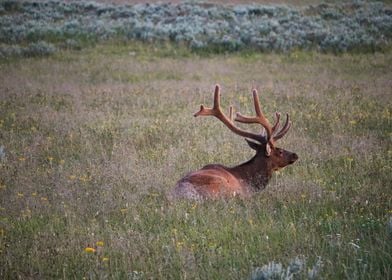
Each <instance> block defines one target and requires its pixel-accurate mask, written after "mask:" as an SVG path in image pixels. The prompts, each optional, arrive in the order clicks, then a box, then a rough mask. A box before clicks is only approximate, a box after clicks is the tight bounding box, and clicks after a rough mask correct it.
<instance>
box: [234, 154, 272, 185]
mask: <svg viewBox="0 0 392 280" xmlns="http://www.w3.org/2000/svg"><path fill="white" fill-rule="evenodd" d="M229 170H230V172H231V173H232V174H233V175H235V176H236V177H237V178H239V179H241V180H243V181H244V182H246V184H247V185H249V186H250V187H252V189H253V190H255V191H258V190H262V189H264V188H265V186H266V185H267V184H268V182H269V180H270V179H271V177H272V169H271V168H270V167H269V166H268V161H267V160H266V158H265V157H263V156H260V155H257V154H256V155H255V156H254V157H253V158H252V159H250V160H249V161H247V162H244V163H242V164H240V165H238V166H235V167H232V168H230V169H229Z"/></svg>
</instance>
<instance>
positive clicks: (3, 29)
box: [0, 0, 392, 54]
mask: <svg viewBox="0 0 392 280" xmlns="http://www.w3.org/2000/svg"><path fill="white" fill-rule="evenodd" d="M116 38H117V39H121V40H124V39H125V40H138V41H143V42H150V43H153V42H154V43H155V42H172V43H174V44H180V45H185V46H188V47H189V48H191V49H192V50H207V51H212V52H216V51H218V52H222V51H225V52H226V51H227V52H231V51H239V50H249V49H251V50H256V51H275V52H286V51H291V50H294V49H305V50H308V49H316V50H319V51H324V52H334V53H337V52H346V51H351V50H359V51H364V52H367V51H374V50H377V49H381V48H383V47H384V46H386V45H388V44H389V43H390V40H391V38H392V11H391V10H390V9H389V8H388V7H385V6H384V5H383V4H382V3H378V2H376V3H366V2H362V1H358V2H355V3H354V4H321V5H318V6H309V7H307V8H303V9H299V8H293V7H288V6H278V5H276V6H274V5H271V6H263V5H256V4H254V5H237V6H219V5H212V4H208V5H206V4H197V3H181V4H137V5H110V4H101V3H96V2H83V1H80V2H62V1H56V0H55V1H40V2H30V1H29V2H27V1H26V2H20V1H5V2H2V3H0V43H3V44H6V45H26V44H27V43H35V42H40V41H46V42H48V43H52V44H55V45H57V44H60V45H64V43H65V42H66V41H67V40H69V39H72V40H75V41H77V42H78V43H77V44H78V45H81V42H83V41H86V40H87V41H94V42H96V41H105V40H109V39H110V40H112V39H116ZM41 47H43V46H41ZM28 48H29V49H30V48H33V49H32V52H33V53H34V52H36V51H37V47H36V46H34V45H33V46H32V47H28ZM44 48H45V49H46V51H44V52H42V53H46V54H49V53H52V52H53V51H54V50H55V49H54V48H53V46H45V47H44ZM38 53H40V52H38Z"/></svg>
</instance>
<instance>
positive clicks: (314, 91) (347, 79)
mask: <svg viewBox="0 0 392 280" xmlns="http://www.w3.org/2000/svg"><path fill="white" fill-rule="evenodd" d="M305 2H306V3H305ZM300 3H302V1H300ZM304 3H305V4H308V2H307V1H304ZM391 73H392V52H391V51H390V50H389V49H385V50H384V51H383V52H371V53H368V52H366V53H361V52H356V53H340V54H337V55H336V54H329V53H320V52H316V51H301V50H293V51H290V52H287V53H260V52H239V53H238V52H237V53H226V54H200V53H194V52H192V51H190V50H189V49H187V48H184V47H181V46H175V45H171V44H164V45H162V46H161V45H157V44H155V45H154V44H145V43H140V42H134V41H132V42H124V41H115V40H114V41H108V42H100V43H99V44H95V45H94V46H90V47H85V48H83V49H81V50H62V51H58V52H56V53H54V54H52V55H50V56H44V57H24V58H23V57H22V58H18V57H16V58H10V59H3V60H1V63H0V278H2V279H248V278H253V279H290V277H294V278H295V279H297V278H298V279H306V278H308V279H390V278H392V266H391V264H392V202H391V197H392V190H391V182H392V175H391V174H392V145H391V140H392V139H391V138H392V131H391V121H392V112H391V108H392V99H391V94H392V90H391V89H392V77H391ZM216 83H219V84H220V85H221V86H222V95H223V96H222V102H223V104H222V105H223V106H224V107H225V108H228V106H229V105H230V104H233V105H234V106H235V108H236V109H237V110H239V111H241V112H243V113H248V114H251V113H252V110H253V106H252V99H251V89H252V88H253V87H256V88H257V89H258V90H259V92H260V100H261V103H262V107H263V108H264V110H265V111H266V114H267V115H268V116H269V117H270V118H272V116H273V113H274V112H275V111H280V112H282V113H286V112H287V113H289V114H290V116H291V118H292V120H293V127H292V128H291V130H290V131H289V133H288V134H287V135H286V137H285V138H284V139H282V140H281V141H280V146H281V147H283V148H286V149H288V150H290V151H295V152H296V153H297V154H298V155H299V157H300V159H299V161H298V162H296V163H295V164H294V165H292V166H289V167H287V168H285V169H284V170H282V171H281V172H279V173H277V174H275V175H274V177H273V179H272V181H271V182H270V184H269V185H268V186H267V189H266V190H265V191H263V192H261V193H260V194H258V195H255V196H254V197H252V198H250V199H246V200H242V199H230V200H218V201H206V202H204V203H195V202H192V201H171V200H170V199H168V197H167V194H168V193H170V191H171V190H172V189H173V187H174V185H175V183H176V181H177V180H178V179H179V178H181V177H182V176H183V175H184V174H186V173H187V172H189V171H191V170H195V169H198V168H200V167H202V166H203V165H205V164H208V163H214V162H219V163H222V164H226V165H229V166H231V165H235V164H238V163H240V162H242V161H245V160H247V159H249V158H250V157H251V156H252V151H251V150H250V149H249V148H248V147H247V145H246V143H245V141H244V140H243V139H241V138H240V137H237V136H234V135H233V134H232V133H230V132H229V131H228V129H227V128H225V127H224V126H223V125H222V124H221V123H219V122H218V121H216V120H215V119H209V118H197V119H195V118H193V117H192V114H193V113H194V112H195V111H197V110H198V108H199V105H200V104H201V103H204V104H206V105H210V104H211V102H212V93H213V89H214V86H215V84H216ZM274 277H275V278H274Z"/></svg>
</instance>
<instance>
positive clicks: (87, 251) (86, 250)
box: [84, 247, 96, 253]
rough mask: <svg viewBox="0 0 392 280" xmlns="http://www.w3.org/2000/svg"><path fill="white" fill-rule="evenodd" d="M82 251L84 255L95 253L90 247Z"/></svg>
mask: <svg viewBox="0 0 392 280" xmlns="http://www.w3.org/2000/svg"><path fill="white" fill-rule="evenodd" d="M84 251H85V252H86V253H95V251H96V250H95V249H94V248H92V247H86V248H84Z"/></svg>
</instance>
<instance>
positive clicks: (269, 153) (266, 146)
mask: <svg viewBox="0 0 392 280" xmlns="http://www.w3.org/2000/svg"><path fill="white" fill-rule="evenodd" d="M271 151H272V148H271V144H270V143H269V142H268V143H267V144H265V155H266V156H267V157H269V156H270V155H271Z"/></svg>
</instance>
